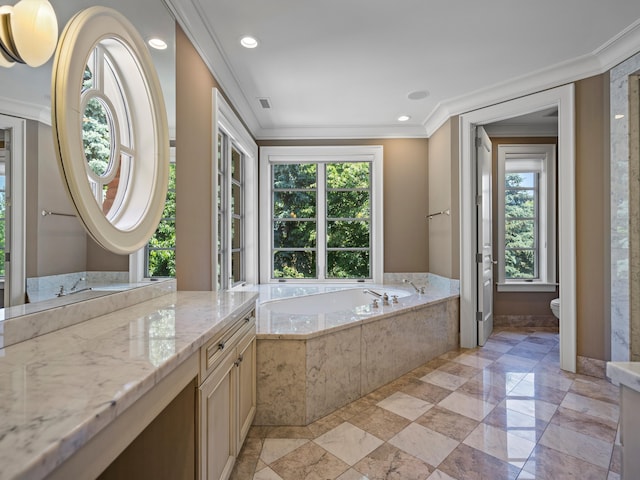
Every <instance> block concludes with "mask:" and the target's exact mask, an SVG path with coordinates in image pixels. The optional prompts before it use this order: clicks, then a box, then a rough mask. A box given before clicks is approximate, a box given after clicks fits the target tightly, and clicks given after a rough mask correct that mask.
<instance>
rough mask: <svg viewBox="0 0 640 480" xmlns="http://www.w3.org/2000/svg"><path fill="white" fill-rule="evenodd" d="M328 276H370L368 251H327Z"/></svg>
mask: <svg viewBox="0 0 640 480" xmlns="http://www.w3.org/2000/svg"><path fill="white" fill-rule="evenodd" d="M327 277H328V278H371V271H370V270H369V252H368V251H364V252H363V251H358V252H349V251H346V252H343V251H340V252H336V251H329V252H327Z"/></svg>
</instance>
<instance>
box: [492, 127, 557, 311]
mask: <svg viewBox="0 0 640 480" xmlns="http://www.w3.org/2000/svg"><path fill="white" fill-rule="evenodd" d="M491 144H492V150H493V152H492V156H493V161H492V165H493V167H492V169H493V172H492V178H493V238H494V239H496V240H494V242H493V258H498V242H497V238H498V222H497V219H498V181H497V179H498V147H499V146H500V145H505V144H509V145H522V144H554V145H557V144H558V139H557V137H548V138H545V137H509V138H494V137H492V138H491ZM493 278H494V279H497V278H498V269H497V267H496V268H494V272H493ZM558 295H559V294H558V289H556V291H555V292H498V290H497V288H496V287H495V284H494V290H493V313H494V315H552V313H551V307H550V306H549V303H550V302H551V300H553V299H554V298H557V297H558Z"/></svg>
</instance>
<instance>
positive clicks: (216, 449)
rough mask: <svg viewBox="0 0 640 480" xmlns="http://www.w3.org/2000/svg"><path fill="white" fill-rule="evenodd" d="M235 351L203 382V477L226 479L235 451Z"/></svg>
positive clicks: (201, 421) (202, 478) (201, 403)
mask: <svg viewBox="0 0 640 480" xmlns="http://www.w3.org/2000/svg"><path fill="white" fill-rule="evenodd" d="M236 359H237V356H236V351H235V349H233V350H232V351H230V352H229V353H228V354H227V355H226V356H225V357H224V358H223V359H222V361H221V362H220V365H219V366H218V367H217V368H216V369H215V370H214V371H213V372H212V373H211V375H209V378H207V380H206V381H205V382H204V383H203V384H202V385H201V386H200V441H201V444H200V454H201V458H200V478H201V480H220V479H227V478H229V475H230V474H231V470H232V469H233V463H234V461H235V455H236V435H235V431H236V428H237V427H236V423H235V420H234V419H235V418H236V417H235V415H236V409H235V401H236V388H237V386H236V380H235V379H236V372H235V370H236V366H235V362H236Z"/></svg>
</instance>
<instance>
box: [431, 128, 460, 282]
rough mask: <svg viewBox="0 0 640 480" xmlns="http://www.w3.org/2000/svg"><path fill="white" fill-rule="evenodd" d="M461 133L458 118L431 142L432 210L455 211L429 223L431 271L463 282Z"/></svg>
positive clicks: (439, 130) (435, 134)
mask: <svg viewBox="0 0 640 480" xmlns="http://www.w3.org/2000/svg"><path fill="white" fill-rule="evenodd" d="M458 132H459V122H458V117H452V118H450V119H449V120H448V121H447V122H445V124H444V125H442V127H440V128H439V129H438V130H437V131H436V132H435V133H434V134H433V135H432V136H431V138H429V199H428V205H429V210H430V213H434V212H440V211H442V210H446V209H450V210H451V215H450V216H446V215H440V216H438V217H434V218H433V219H432V220H431V221H430V222H429V268H430V271H431V272H432V273H436V274H438V275H443V276H445V277H449V278H460V203H459V202H460V200H459V197H460V195H459V175H460V172H459V164H460V161H459V142H458Z"/></svg>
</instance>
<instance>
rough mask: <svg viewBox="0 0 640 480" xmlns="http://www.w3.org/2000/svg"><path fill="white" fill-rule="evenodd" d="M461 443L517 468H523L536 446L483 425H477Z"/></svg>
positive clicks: (523, 439) (533, 442) (533, 443)
mask: <svg viewBox="0 0 640 480" xmlns="http://www.w3.org/2000/svg"><path fill="white" fill-rule="evenodd" d="M463 443H464V444H465V445H469V446H470V447H473V448H475V449H476V450H480V451H481V452H484V453H488V454H489V455H492V456H494V457H496V458H498V459H499V460H503V461H505V462H507V463H509V464H511V465H513V466H514V467H517V468H522V467H523V466H524V464H525V462H526V461H527V459H528V458H529V455H530V454H531V452H532V451H533V449H534V447H535V446H536V442H535V441H531V440H527V439H525V438H522V437H519V436H516V435H513V434H511V433H509V432H508V431H507V432H505V431H504V430H502V429H499V428H496V427H492V426H491V425H487V424H485V423H481V424H480V425H478V427H477V428H476V429H475V430H474V431H473V432H471V434H470V435H469V436H468V437H467V438H466V439H465V441H464V442H463Z"/></svg>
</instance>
